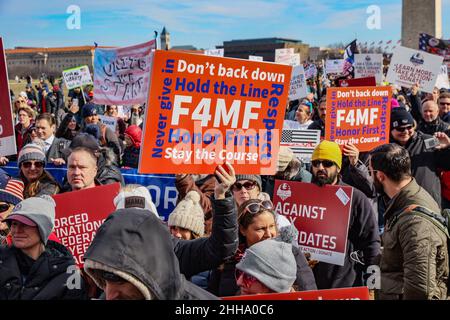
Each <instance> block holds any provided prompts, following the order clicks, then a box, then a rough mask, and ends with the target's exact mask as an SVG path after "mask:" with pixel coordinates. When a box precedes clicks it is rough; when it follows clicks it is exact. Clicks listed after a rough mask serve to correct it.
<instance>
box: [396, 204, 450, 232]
mask: <svg viewBox="0 0 450 320" xmlns="http://www.w3.org/2000/svg"><path fill="white" fill-rule="evenodd" d="M405 214H415V215H418V216H421V217H422V218H424V219H427V220H428V221H430V222H431V223H433V224H434V225H435V226H436V227H437V228H439V230H441V231H442V232H443V233H445V235H446V236H447V239H450V234H449V231H448V226H449V221H448V215H447V213H446V214H444V215H439V214H436V213H434V212H433V211H432V210H430V209H428V208H426V207H423V206H419V205H410V206H408V207H405V208H403V209H402V210H399V211H397V212H396V213H394V217H393V218H392V220H391V222H390V223H389V227H392V226H394V225H395V223H396V222H397V221H398V219H399V218H400V217H401V216H403V215H405Z"/></svg>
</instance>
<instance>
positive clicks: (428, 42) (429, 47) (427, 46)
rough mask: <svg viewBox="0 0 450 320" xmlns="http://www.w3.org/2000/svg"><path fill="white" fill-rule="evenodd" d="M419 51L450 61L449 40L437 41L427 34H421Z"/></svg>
mask: <svg viewBox="0 0 450 320" xmlns="http://www.w3.org/2000/svg"><path fill="white" fill-rule="evenodd" d="M419 50H422V51H426V52H428V53H432V54H437V55H440V56H442V57H444V59H445V60H448V59H450V57H449V56H450V40H442V39H437V38H435V37H433V36H431V35H429V34H426V33H421V34H420V38H419Z"/></svg>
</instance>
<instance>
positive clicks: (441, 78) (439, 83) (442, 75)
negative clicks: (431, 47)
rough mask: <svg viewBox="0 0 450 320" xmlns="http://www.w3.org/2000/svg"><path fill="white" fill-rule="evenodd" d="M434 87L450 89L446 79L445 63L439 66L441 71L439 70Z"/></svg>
mask: <svg viewBox="0 0 450 320" xmlns="http://www.w3.org/2000/svg"><path fill="white" fill-rule="evenodd" d="M435 87H437V88H439V89H442V88H445V89H450V84H449V81H448V69H447V66H446V65H445V64H443V65H442V66H441V72H439V74H438V77H437V80H436V84H435Z"/></svg>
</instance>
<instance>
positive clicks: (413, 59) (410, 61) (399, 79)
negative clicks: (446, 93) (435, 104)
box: [386, 46, 444, 93]
mask: <svg viewBox="0 0 450 320" xmlns="http://www.w3.org/2000/svg"><path fill="white" fill-rule="evenodd" d="M443 60H444V57H441V56H438V55H434V54H430V53H427V52H424V51H419V50H414V49H410V48H405V47H401V46H400V47H397V48H396V49H395V50H394V53H393V55H392V59H391V64H390V66H389V71H388V73H387V77H386V81H387V82H390V83H394V84H397V85H399V86H402V87H407V88H410V87H412V86H413V85H414V84H415V83H418V84H419V86H420V88H421V90H422V91H423V92H428V93H432V92H433V88H434V85H435V84H436V80H437V76H438V74H439V72H440V70H441V65H442V62H443Z"/></svg>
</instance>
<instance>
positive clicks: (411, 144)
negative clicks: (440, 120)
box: [390, 108, 450, 205]
mask: <svg viewBox="0 0 450 320" xmlns="http://www.w3.org/2000/svg"><path fill="white" fill-rule="evenodd" d="M437 134H438V133H436V134H435V135H437ZM439 137H440V138H439V140H440V142H441V143H442V146H440V147H439V148H434V147H430V146H429V145H427V144H426V143H425V140H428V139H432V138H433V136H431V135H427V134H424V133H422V132H420V131H417V132H416V130H415V127H414V119H413V117H412V115H411V114H410V113H409V112H408V111H406V110H404V109H400V108H397V109H394V110H393V111H392V112H391V137H390V142H393V143H396V144H398V145H401V146H402V147H404V148H405V149H406V150H408V152H409V155H410V157H411V170H412V176H413V177H414V178H415V179H416V181H417V183H418V184H419V185H420V186H421V187H422V188H424V189H425V190H426V191H428V193H429V194H430V195H431V196H432V197H433V199H434V200H435V201H436V202H437V203H438V204H439V205H441V182H440V180H439V175H438V169H443V170H450V161H449V159H450V150H449V149H448V146H447V144H446V140H447V139H448V137H447V136H446V135H445V134H444V133H441V134H439ZM442 149H446V150H442Z"/></svg>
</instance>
